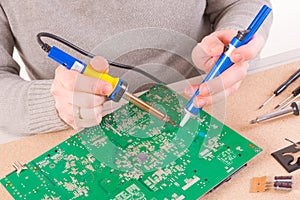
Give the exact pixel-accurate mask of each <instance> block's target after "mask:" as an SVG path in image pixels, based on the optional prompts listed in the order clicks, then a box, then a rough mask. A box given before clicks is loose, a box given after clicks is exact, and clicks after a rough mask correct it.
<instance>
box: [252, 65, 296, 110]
mask: <svg viewBox="0 0 300 200" xmlns="http://www.w3.org/2000/svg"><path fill="white" fill-rule="evenodd" d="M299 76H300V69H298V71H296V72H295V73H294V74H293V75H291V76H290V77H289V78H288V80H286V81H285V82H284V83H282V84H281V85H280V86H279V87H278V88H277V89H276V90H275V91H274V92H273V95H272V96H271V97H270V98H268V99H267V100H266V101H265V102H264V103H263V104H262V105H261V106H260V107H259V108H258V109H261V108H262V107H264V106H265V105H266V104H267V103H269V102H270V101H271V100H272V99H273V98H274V97H276V96H278V95H279V94H280V93H281V92H283V91H284V90H285V89H286V88H287V87H288V86H289V85H290V84H292V83H293V82H294V81H295V80H296V79H297V78H298V77H299Z"/></svg>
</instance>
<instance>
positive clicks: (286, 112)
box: [250, 101, 300, 124]
mask: <svg viewBox="0 0 300 200" xmlns="http://www.w3.org/2000/svg"><path fill="white" fill-rule="evenodd" d="M299 108H300V101H297V102H294V103H292V105H291V106H290V107H288V108H285V109H282V110H277V111H275V112H271V113H268V114H265V115H261V116H259V117H257V118H256V119H254V120H252V121H251V122H250V124H255V123H259V122H263V121H267V120H271V119H276V118H279V117H283V116H286V115H290V114H294V115H299Z"/></svg>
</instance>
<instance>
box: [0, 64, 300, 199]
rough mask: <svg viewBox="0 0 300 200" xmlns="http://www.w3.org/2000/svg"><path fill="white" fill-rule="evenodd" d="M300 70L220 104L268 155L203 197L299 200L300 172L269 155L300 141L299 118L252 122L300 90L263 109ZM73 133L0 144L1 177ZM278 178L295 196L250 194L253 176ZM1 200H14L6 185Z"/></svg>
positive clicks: (272, 75)
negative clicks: (288, 181)
mask: <svg viewBox="0 0 300 200" xmlns="http://www.w3.org/2000/svg"><path fill="white" fill-rule="evenodd" d="M298 68H300V62H296V63H291V64H288V65H284V66H281V67H276V68H273V69H271V70H267V71H263V72H259V73H256V74H253V75H249V76H248V77H247V78H246V79H245V80H244V82H243V84H242V85H241V88H240V89H239V91H238V92H236V93H235V94H234V95H232V96H230V97H229V98H228V99H227V100H226V102H225V103H226V104H224V103H219V104H218V105H220V104H221V106H222V105H226V106H225V108H226V112H225V124H227V125H228V126H229V127H231V128H232V129H234V130H235V131H237V132H238V133H240V134H241V135H243V136H244V137H246V138H248V139H249V140H251V141H252V142H254V143H255V144H257V145H258V146H260V147H261V148H263V152H262V153H260V154H259V155H258V156H257V157H255V158H254V159H253V160H251V161H250V162H249V163H248V166H247V167H246V168H245V169H244V170H242V171H241V172H240V173H238V174H237V175H236V176H234V177H233V178H232V179H231V180H230V181H229V182H227V183H225V184H223V185H222V186H221V187H219V188H218V189H217V190H215V191H214V192H212V193H209V194H208V195H206V196H204V197H203V199H205V200H206V199H207V200H208V199H214V200H216V199H222V200H223V199H243V200H245V199H251V200H254V199H299V196H300V170H298V171H294V172H292V173H290V174H289V173H287V172H286V171H285V169H284V168H283V167H282V166H281V165H280V164H279V163H278V162H277V161H276V160H275V159H274V158H273V157H272V156H271V155H270V154H271V153H272V152H274V151H277V150H279V149H281V148H283V147H286V146H288V145H290V144H291V143H289V142H287V141H286V140H284V138H289V139H291V140H293V141H295V142H298V141H300V118H299V117H295V116H289V117H285V118H281V119H276V120H273V121H269V122H264V123H260V124H254V125H250V124H249V121H250V120H252V119H254V118H256V116H258V115H261V114H265V113H266V112H269V111H271V110H273V107H274V106H275V105H277V104H278V103H279V102H280V101H281V100H283V99H284V98H286V97H287V96H288V95H289V94H290V93H291V91H292V90H293V89H294V88H296V87H297V86H298V85H300V79H299V80H297V81H296V82H295V83H293V84H292V85H291V86H290V87H289V88H288V89H287V90H286V91H284V92H283V93H282V94H281V95H280V96H278V97H276V98H274V99H273V100H272V101H271V102H270V103H269V104H268V105H267V106H265V107H264V108H262V109H261V110H258V107H259V106H260V105H261V104H262V103H263V102H264V100H266V99H267V98H268V97H269V96H270V95H272V92H273V90H274V89H276V87H278V86H279V85H280V84H281V83H282V82H283V81H285V80H286V79H287V78H288V77H289V76H290V75H291V74H293V73H294V72H295V71H296V70H297V69H298ZM218 105H216V106H214V107H212V108H211V110H212V112H213V115H214V108H216V107H217V106H218ZM223 107H224V106H223ZM214 116H215V115H214ZM219 116H222V115H219V114H217V116H215V117H216V118H219ZM220 120H221V119H220ZM74 133H75V132H74V131H70V130H69V131H63V132H58V133H51V134H41V135H36V136H31V137H28V138H24V139H21V140H18V141H14V142H10V143H7V144H2V145H0V152H1V154H0V177H1V178H2V177H4V176H5V175H6V174H8V173H10V172H11V171H13V170H14V169H13V167H12V165H11V163H13V162H14V161H16V160H18V161H20V162H21V163H27V162H29V161H31V160H32V159H34V158H36V157H37V156H39V155H40V154H42V153H43V152H45V151H46V150H49V149H50V148H52V147H53V146H55V145H57V144H59V143H60V142H62V141H63V140H65V139H67V138H68V137H69V136H70V135H72V134H74ZM276 175H292V176H293V178H294V180H295V181H294V185H293V190H292V191H291V192H282V191H281V192H280V191H268V192H263V193H250V180H251V178H252V177H260V176H268V177H274V176H276ZM0 199H1V200H2V199H12V198H11V197H10V195H9V193H8V192H7V191H6V190H5V189H4V187H3V186H2V185H1V184H0Z"/></svg>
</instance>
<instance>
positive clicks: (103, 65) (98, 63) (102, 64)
mask: <svg viewBox="0 0 300 200" xmlns="http://www.w3.org/2000/svg"><path fill="white" fill-rule="evenodd" d="M90 65H91V66H92V68H93V69H94V70H96V71H98V72H102V73H108V70H109V64H108V62H107V60H106V59H104V58H103V57H101V56H95V57H94V58H93V59H92V60H91V62H90Z"/></svg>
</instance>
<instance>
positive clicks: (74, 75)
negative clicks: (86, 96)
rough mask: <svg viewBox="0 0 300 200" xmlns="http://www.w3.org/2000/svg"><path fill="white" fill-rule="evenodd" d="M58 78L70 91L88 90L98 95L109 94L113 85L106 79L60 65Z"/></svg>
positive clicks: (56, 72) (57, 70)
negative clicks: (83, 73) (86, 74)
mask: <svg viewBox="0 0 300 200" xmlns="http://www.w3.org/2000/svg"><path fill="white" fill-rule="evenodd" d="M55 79H57V80H58V81H59V82H60V83H61V85H62V86H63V87H65V88H66V89H67V90H70V91H77V92H86V93H92V94H97V95H109V94H110V93H111V92H112V85H111V84H110V83H108V82H106V81H103V80H100V79H97V78H92V77H89V76H85V75H82V74H79V73H78V72H75V71H72V70H67V69H65V68H64V67H62V66H59V67H58V68H57V69H56V71H55Z"/></svg>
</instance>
